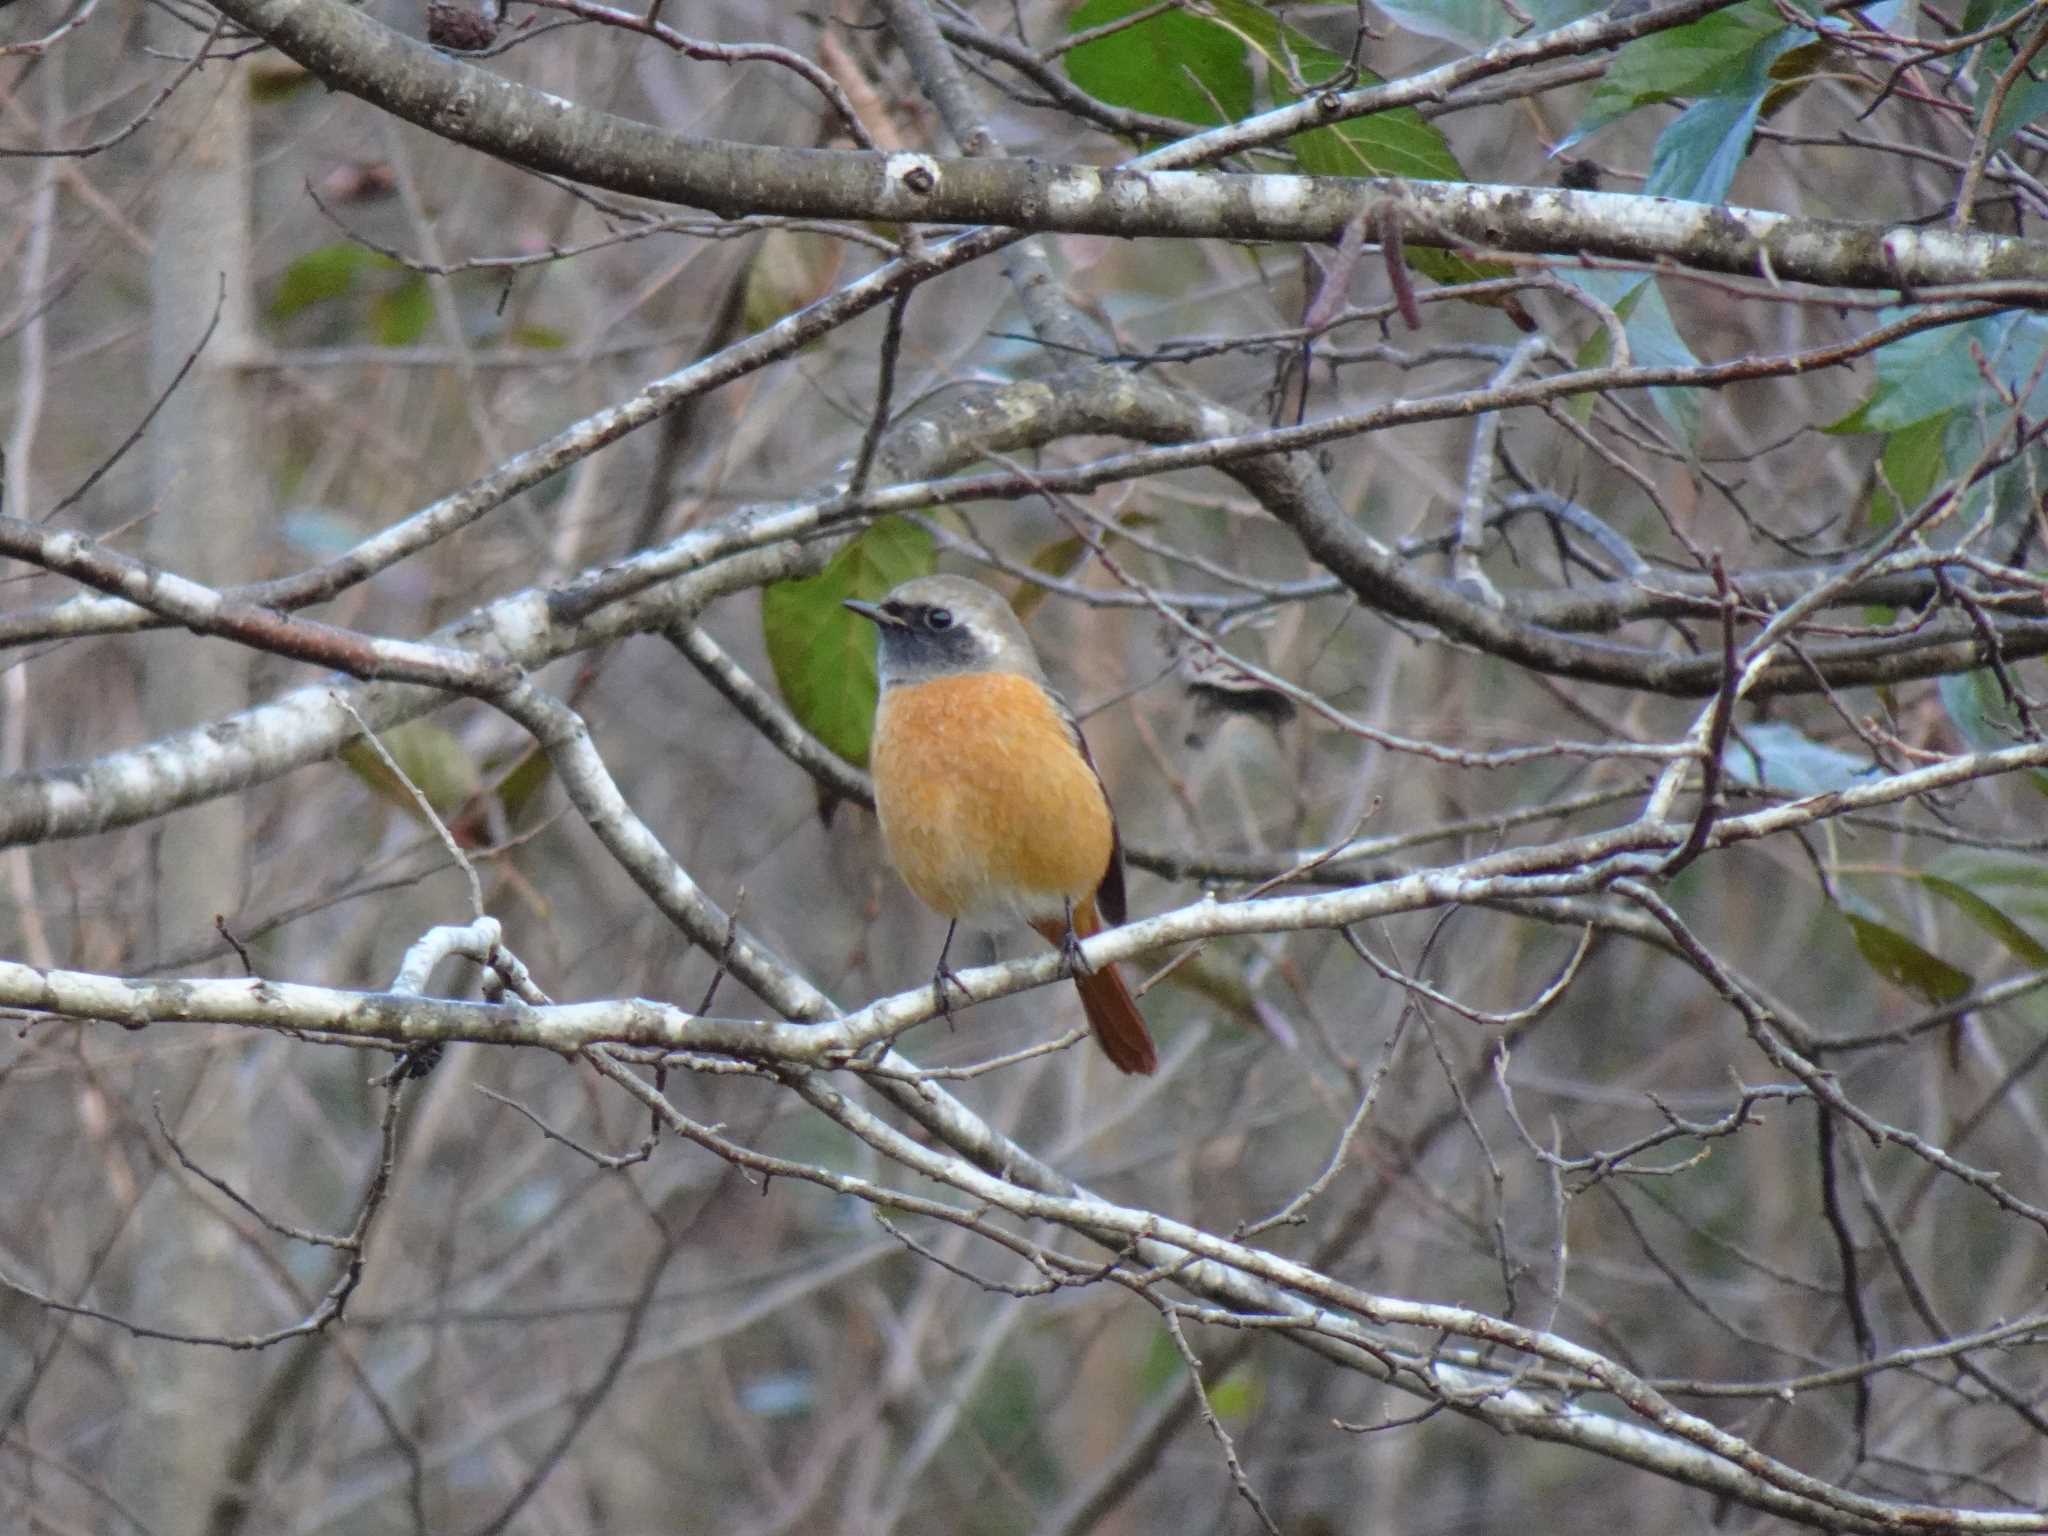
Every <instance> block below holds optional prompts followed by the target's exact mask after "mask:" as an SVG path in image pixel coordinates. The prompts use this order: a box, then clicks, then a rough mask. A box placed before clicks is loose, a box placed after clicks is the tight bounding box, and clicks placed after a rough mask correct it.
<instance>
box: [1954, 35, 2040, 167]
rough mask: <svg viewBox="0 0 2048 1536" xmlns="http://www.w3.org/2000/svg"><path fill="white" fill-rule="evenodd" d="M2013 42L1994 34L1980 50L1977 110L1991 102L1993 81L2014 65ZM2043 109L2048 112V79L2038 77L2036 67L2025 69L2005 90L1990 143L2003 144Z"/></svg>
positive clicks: (2000, 145) (1977, 60)
mask: <svg viewBox="0 0 2048 1536" xmlns="http://www.w3.org/2000/svg"><path fill="white" fill-rule="evenodd" d="M2012 58H2013V54H2012V43H2011V41H2010V40H2009V39H2007V38H2003V37H2000V38H1994V39H1993V40H1992V41H1991V42H1989V43H1986V44H1985V45H1984V46H1983V48H1982V49H1981V50H1979V52H1978V54H1977V59H1976V69H1975V73H1976V75H1977V81H1978V84H1977V90H1976V92H1975V95H1974V98H1973V99H1974V101H1975V103H1976V110H1977V111H1978V112H1980V113H1981V112H1982V111H1983V109H1984V107H1985V106H1986V105H1987V104H1989V102H1990V100H1991V93H1992V83H1993V82H1994V81H1996V80H1997V79H1998V78H1999V77H2000V76H2002V75H2003V74H2004V73H2005V72H2006V71H2007V70H2009V69H2011V68H2012ZM2044 112H2048V80H2042V79H2040V78H2039V77H2038V71H2037V70H2034V69H2027V70H2023V71H2021V73H2020V77H2019V79H2018V80H2016V81H2015V82H2014V83H2013V87H2012V89H2011V90H2009V91H2007V92H2006V94H2005V100H2004V101H2003V102H2002V103H2000V105H1999V108H1998V121H1997V122H1996V123H1995V124H1993V125H1992V129H1991V147H1992V148H1993V149H1994V150H1995V149H1999V148H2002V147H2003V146H2004V145H2005V143H2006V141H2007V140H2008V139H2010V138H2011V137H2012V136H2013V135H2014V134H2016V133H2018V132H2019V131H2020V130H2021V129H2022V128H2024V127H2026V126H2027V124H2029V123H2031V122H2033V121H2034V120H2035V119H2036V118H2038V117H2040V116H2041V115H2042V114H2043V113H2044Z"/></svg>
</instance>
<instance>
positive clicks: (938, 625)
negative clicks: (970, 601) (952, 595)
mask: <svg viewBox="0 0 2048 1536" xmlns="http://www.w3.org/2000/svg"><path fill="white" fill-rule="evenodd" d="M924 627H925V628H926V629H932V630H939V629H951V628H952V627H953V610H952V609H950V608H933V609H930V610H928V611H927V612H926V614H925V616H924Z"/></svg>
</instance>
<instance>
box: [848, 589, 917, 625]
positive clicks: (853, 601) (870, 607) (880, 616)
mask: <svg viewBox="0 0 2048 1536" xmlns="http://www.w3.org/2000/svg"><path fill="white" fill-rule="evenodd" d="M840 606H841V607H842V608H850V609H852V610H853V611H854V612H855V613H857V614H859V615H860V616H861V617H862V618H864V619H866V620H867V621H868V622H869V623H870V624H886V625H889V626H891V627H892V628H893V627H898V626H900V625H901V624H902V623H903V621H902V620H901V619H899V618H897V617H896V616H895V615H894V614H893V613H888V612H885V611H884V610H883V609H882V608H881V606H880V605H879V604H876V603H864V602H862V601H861V600H860V599H859V598H857V597H849V598H847V599H846V600H845V601H844V602H843V603H841V604H840Z"/></svg>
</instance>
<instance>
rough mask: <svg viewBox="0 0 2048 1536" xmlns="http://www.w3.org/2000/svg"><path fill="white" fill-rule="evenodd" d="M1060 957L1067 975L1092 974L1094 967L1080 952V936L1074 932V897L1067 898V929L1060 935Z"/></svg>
mask: <svg viewBox="0 0 2048 1536" xmlns="http://www.w3.org/2000/svg"><path fill="white" fill-rule="evenodd" d="M1060 959H1061V960H1062V961H1063V962H1064V963H1065V965H1066V968H1067V974H1068V975H1069V976H1089V975H1093V974H1094V971H1095V967H1093V966H1092V965H1090V964H1089V963H1088V960H1087V957H1086V956H1085V955H1083V954H1082V953H1081V936H1080V935H1079V934H1078V933H1076V932H1074V898H1073V897H1071V896H1069V897H1068V898H1067V931H1066V932H1065V933H1064V934H1062V935H1061V936H1060Z"/></svg>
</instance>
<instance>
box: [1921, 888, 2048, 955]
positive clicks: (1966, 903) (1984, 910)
mask: <svg viewBox="0 0 2048 1536" xmlns="http://www.w3.org/2000/svg"><path fill="white" fill-rule="evenodd" d="M2037 874H2038V871H2037ZM1914 878H1915V879H1917V880H1918V881H1919V882H1920V883H1921V884H1922V885H1924V886H1926V887H1927V889H1928V890H1930V891H1932V892H1933V893H1934V894H1935V895H1937V896H1939V897H1940V898H1941V899H1942V900H1943V901H1946V902H1947V903H1948V904H1949V905H1950V906H1952V907H1954V908H1955V909H1956V910H1957V911H1958V912H1960V913H1962V914H1963V916H1965V917H1967V918H1968V919H1969V920H1970V921H1971V922H1973V923H1975V924H1976V925H1977V926H1978V927H1979V928H1982V929H1983V930H1984V931H1985V932H1986V933H1988V934H1990V935H1991V936H1992V937H1993V938H1994V939H1996V940H1998V942H1999V943H2001V944H2003V945H2004V946H2005V947H2006V948H2007V949H2009V950H2011V951H2012V952H2013V954H2014V955H2015V956H2017V957H2018V958H2019V959H2021V960H2024V961H2025V962H2026V963H2027V964H2028V965H2031V966H2036V967H2039V966H2043V965H2048V944H2043V943H2042V942H2041V941H2040V940H2039V939H2037V938H2035V937H2034V936H2033V935H2032V934H2031V933H2029V932H2027V930H2026V929H2025V928H2023V927H2021V926H2020V924H2019V923H2018V922H2017V921H2015V920H2014V919H2013V918H2012V917H2011V916H2010V915H2009V914H2008V913H2007V912H2006V911H2005V910H2004V909H2003V908H2001V907H1999V906H1998V905H1997V904H1996V903H1995V902H1992V901H1990V900H1989V899H1987V898H1986V897H1983V896H1980V895H1979V894H1978V893H1977V892H1975V891H1973V890H1971V889H1970V888H1969V887H1968V886H1966V885H1959V884H1957V883H1956V882H1955V881H1953V880H1946V879H1943V878H1942V877H1941V876H1940V875H1916V876H1915V877H1914Z"/></svg>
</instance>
